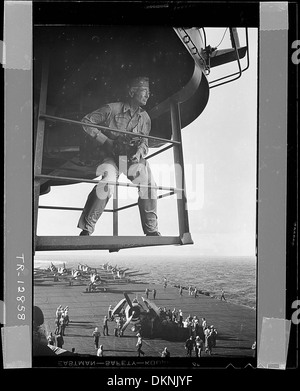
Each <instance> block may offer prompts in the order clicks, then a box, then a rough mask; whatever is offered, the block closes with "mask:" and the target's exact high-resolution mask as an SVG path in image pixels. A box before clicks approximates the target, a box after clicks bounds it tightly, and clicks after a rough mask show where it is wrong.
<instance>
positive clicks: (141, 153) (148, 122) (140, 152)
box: [131, 112, 151, 163]
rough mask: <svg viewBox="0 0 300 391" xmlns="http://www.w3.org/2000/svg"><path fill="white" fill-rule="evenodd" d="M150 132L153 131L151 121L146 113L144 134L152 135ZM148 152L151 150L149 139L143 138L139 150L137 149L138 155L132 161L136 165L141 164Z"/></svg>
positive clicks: (143, 126)
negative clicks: (136, 163)
mask: <svg viewBox="0 0 300 391" xmlns="http://www.w3.org/2000/svg"><path fill="white" fill-rule="evenodd" d="M150 130H151V119H150V117H149V115H148V114H147V113H146V112H144V118H143V125H142V133H143V134H145V135H147V136H148V135H149V133H150ZM148 150H149V147H148V139H147V138H145V137H143V138H141V140H140V141H139V144H138V149H137V151H136V153H135V154H134V155H133V156H132V158H131V161H132V162H134V163H135V162H139V161H140V159H141V158H144V157H146V156H147V154H148Z"/></svg>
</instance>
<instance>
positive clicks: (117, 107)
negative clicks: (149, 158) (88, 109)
mask: <svg viewBox="0 0 300 391" xmlns="http://www.w3.org/2000/svg"><path fill="white" fill-rule="evenodd" d="M82 122H85V123H87V124H97V125H103V126H106V127H108V128H112V129H117V130H126V131H128V132H133V133H139V134H145V135H148V134H149V133H150V130H151V120H150V117H149V115H148V113H147V112H146V111H145V110H144V109H142V108H141V107H138V109H137V110H136V111H135V112H134V113H133V112H132V111H131V107H130V105H129V104H128V103H123V102H116V103H109V104H106V105H104V106H102V107H100V108H99V109H97V110H95V111H93V112H92V113H90V114H87V115H86V116H85V117H84V118H83V119H82ZM83 129H84V131H85V132H86V133H87V134H89V135H90V136H91V137H93V138H95V139H96V140H97V141H98V142H99V143H100V144H101V145H102V144H104V143H105V141H106V140H107V138H110V139H112V140H115V139H116V138H117V137H118V136H119V135H120V133H117V132H113V131H109V130H106V129H97V128H94V127H92V126H83ZM139 147H140V149H141V151H142V154H143V157H145V156H146V155H147V153H148V140H147V138H142V139H141V142H140V145H139Z"/></svg>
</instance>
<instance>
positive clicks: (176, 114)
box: [170, 101, 193, 244]
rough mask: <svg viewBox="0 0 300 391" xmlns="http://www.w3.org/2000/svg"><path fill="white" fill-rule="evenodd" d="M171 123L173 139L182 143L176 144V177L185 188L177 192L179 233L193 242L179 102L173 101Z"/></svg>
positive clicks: (177, 184)
mask: <svg viewBox="0 0 300 391" xmlns="http://www.w3.org/2000/svg"><path fill="white" fill-rule="evenodd" d="M170 110H171V125H172V134H173V140H174V141H179V142H180V144H174V148H173V151H174V165H175V179H176V187H180V188H182V189H183V191H182V192H180V193H178V194H177V210H178V224H179V235H180V237H181V240H182V242H183V244H187V243H193V241H192V238H191V234H190V233H189V219H188V211H187V199H186V191H185V177H184V161H183V150H182V139H181V120H180V109H179V103H178V102H175V101H171V103H170Z"/></svg>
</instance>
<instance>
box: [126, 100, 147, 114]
mask: <svg viewBox="0 0 300 391" xmlns="http://www.w3.org/2000/svg"><path fill="white" fill-rule="evenodd" d="M128 110H130V112H132V111H131V106H130V104H129V103H128V102H126V103H124V106H123V112H124V113H125V112H126V111H128ZM142 111H144V109H142V108H141V107H140V106H139V107H138V109H137V111H136V113H137V114H138V115H141V112H142Z"/></svg>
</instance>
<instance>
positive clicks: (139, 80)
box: [127, 76, 149, 97]
mask: <svg viewBox="0 0 300 391" xmlns="http://www.w3.org/2000/svg"><path fill="white" fill-rule="evenodd" d="M143 87H147V88H149V77H146V76H138V77H135V78H133V79H131V80H130V81H129V83H128V86H127V91H128V95H129V96H130V97H132V96H133V94H134V93H135V92H136V91H137V90H138V89H139V88H143Z"/></svg>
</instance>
